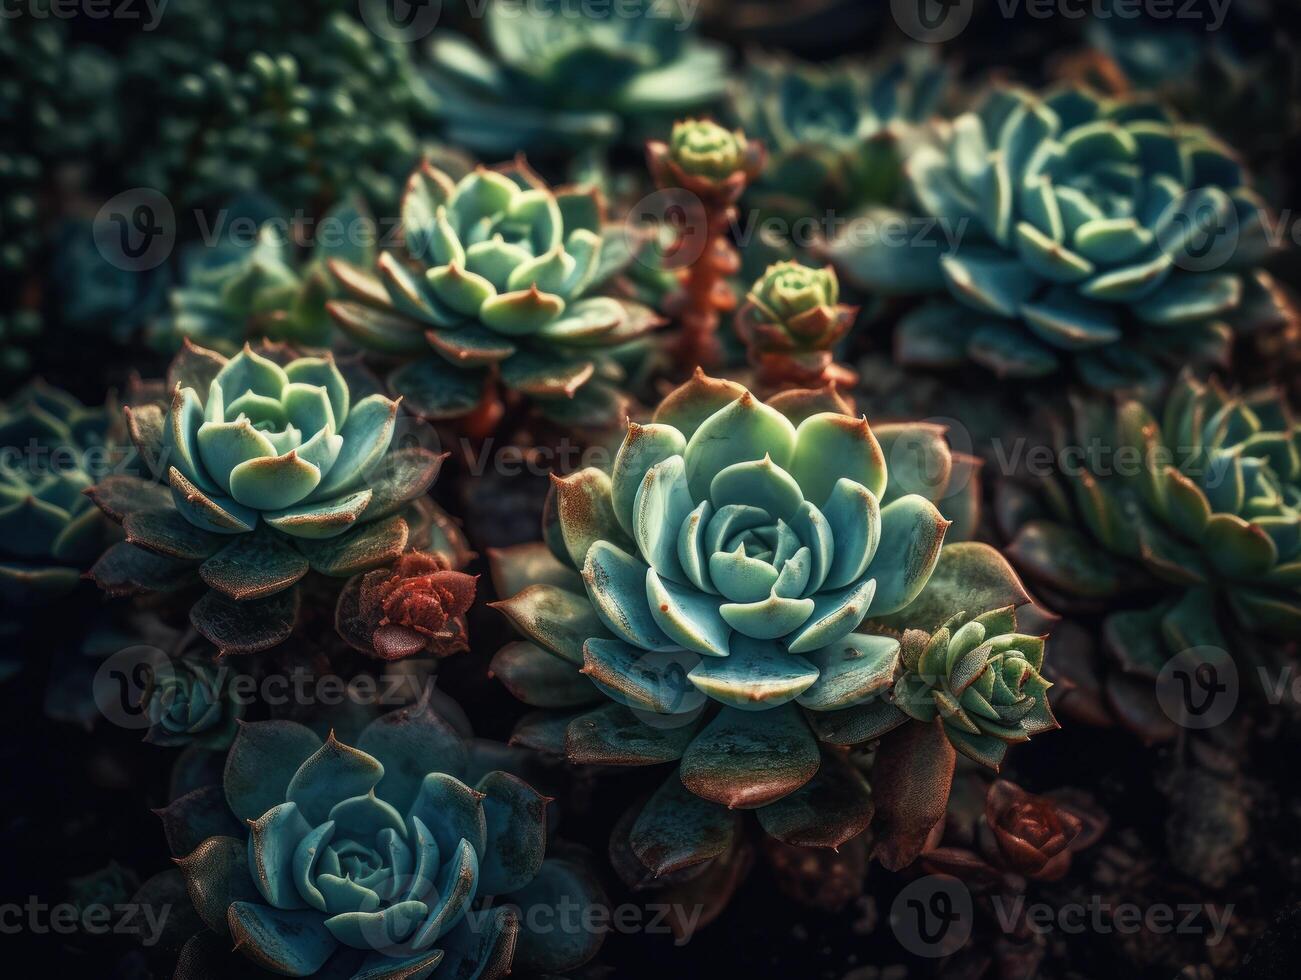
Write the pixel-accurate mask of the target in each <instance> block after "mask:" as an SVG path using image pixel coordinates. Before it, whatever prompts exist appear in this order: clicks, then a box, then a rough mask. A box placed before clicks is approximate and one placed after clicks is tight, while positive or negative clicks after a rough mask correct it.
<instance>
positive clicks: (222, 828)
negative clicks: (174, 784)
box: [154, 786, 245, 858]
mask: <svg viewBox="0 0 1301 980" xmlns="http://www.w3.org/2000/svg"><path fill="white" fill-rule="evenodd" d="M154 815H155V816H157V817H158V819H159V820H161V821H162V824H163V834H164V836H165V837H166V838H167V849H168V850H169V851H170V852H171V855H172V857H174V858H181V857H185V856H186V855H187V854H189V853H190V852H191V851H193V850H194V849H195V848H196V847H198V846H199V845H200V844H202V843H203V842H204V841H205V840H207V839H208V838H209V837H242V836H243V834H244V830H245V827H244V825H243V824H242V822H240V821H237V820H236V819H235V817H234V815H233V814H232V813H231V812H230V807H229V806H228V805H227V803H226V794H225V793H224V792H223V790H222V787H220V786H200V787H199V788H198V789H193V790H190V791H189V792H188V793H186V794H185V795H183V796H178V797H177V798H176V799H174V800H172V802H171V803H169V804H167V806H165V807H161V808H159V809H157V810H155V811H154Z"/></svg>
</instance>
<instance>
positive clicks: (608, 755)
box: [564, 704, 700, 766]
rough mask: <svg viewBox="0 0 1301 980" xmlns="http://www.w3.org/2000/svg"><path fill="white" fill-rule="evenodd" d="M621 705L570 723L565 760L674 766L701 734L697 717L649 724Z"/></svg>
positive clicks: (626, 764)
mask: <svg viewBox="0 0 1301 980" xmlns="http://www.w3.org/2000/svg"><path fill="white" fill-rule="evenodd" d="M649 721H650V720H649V719H647V718H646V715H644V714H642V715H641V716H638V715H636V714H634V713H633V712H632V711H630V710H628V709H627V708H625V707H624V706H623V705H621V704H606V705H603V706H601V707H600V708H597V709H595V710H593V711H589V712H587V713H586V714H582V715H579V716H578V717H577V718H573V719H572V720H569V721H567V723H566V727H565V733H564V751H565V756H566V757H567V758H568V759H569V761H570V762H572V763H574V764H575V765H599V766H653V765H658V764H660V763H664V762H675V761H677V760H678V759H680V758H682V753H683V752H685V751H686V750H687V746H688V745H689V744H690V743H691V740H692V739H693V738H694V737H695V734H696V732H697V731H699V730H700V721H699V718H698V717H697V716H695V715H688V714H683V715H675V716H665V717H663V718H657V719H655V720H654V721H655V723H654V724H650V723H649Z"/></svg>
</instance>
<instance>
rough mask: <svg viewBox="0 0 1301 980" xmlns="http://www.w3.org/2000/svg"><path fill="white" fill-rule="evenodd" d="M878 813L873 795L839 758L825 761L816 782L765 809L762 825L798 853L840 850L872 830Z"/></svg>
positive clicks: (828, 757) (836, 755) (761, 814)
mask: <svg viewBox="0 0 1301 980" xmlns="http://www.w3.org/2000/svg"><path fill="white" fill-rule="evenodd" d="M874 812H875V808H874V804H873V802H872V789H871V787H870V786H869V785H868V784H867V780H866V779H864V778H863V775H862V773H860V772H859V771H858V770H857V769H855V768H854V767H853V766H852V765H850V764H849V762H848V761H846V760H845V759H844V758H843V757H842V756H841V755H840V754H839V753H833V752H829V753H826V754H824V755H823V757H822V764H821V765H820V766H819V767H818V771H817V772H816V773H815V774H814V776H813V778H812V779H810V780H809V781H808V782H807V783H805V784H804V785H803V786H801V787H800V788H799V789H797V790H795V792H793V793H790V794H788V795H787V796H783V797H782V798H781V799H780V800H777V801H775V802H773V803H769V804H768V805H767V806H765V807H760V809H759V811H758V817H759V823H760V825H761V826H762V827H763V829H764V830H765V831H766V832H767V833H768V834H769V835H770V836H772V837H776V838H777V839H778V840H780V841H782V842H783V843H786V844H791V845H793V846H795V847H833V848H838V847H840V845H842V844H844V843H845V842H846V841H849V840H852V839H853V838H855V837H857V836H858V835H859V834H861V833H863V832H864V831H865V830H867V828H868V826H869V825H870V824H871V822H872V815H873V813H874Z"/></svg>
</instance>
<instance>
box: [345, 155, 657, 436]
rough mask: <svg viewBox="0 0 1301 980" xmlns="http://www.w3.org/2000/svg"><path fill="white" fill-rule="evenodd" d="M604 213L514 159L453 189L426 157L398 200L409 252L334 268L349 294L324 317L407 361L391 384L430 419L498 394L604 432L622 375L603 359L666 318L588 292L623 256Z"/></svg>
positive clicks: (582, 194)
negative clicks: (373, 267)
mask: <svg viewBox="0 0 1301 980" xmlns="http://www.w3.org/2000/svg"><path fill="white" fill-rule="evenodd" d="M604 214H605V210H604V205H603V203H602V201H601V199H600V197H599V196H598V195H597V194H596V192H595V191H593V190H578V189H560V190H556V191H552V190H551V189H550V188H549V187H548V186H547V185H546V184H545V183H544V182H543V181H542V180H541V178H539V177H538V176H537V175H536V174H534V173H533V172H532V171H531V170H529V169H528V168H527V166H525V165H524V164H523V163H522V161H521V162H520V163H517V164H514V165H511V166H507V167H503V168H501V169H496V170H489V169H486V168H482V167H481V168H479V169H477V170H475V171H474V172H472V173H470V174H467V175H466V176H465V177H463V178H461V179H460V180H459V181H453V180H452V179H451V178H450V177H449V176H448V175H447V174H445V173H444V172H443V171H441V170H439V169H438V168H436V167H434V166H433V165H432V164H430V163H428V162H426V163H425V164H423V165H422V166H421V167H420V168H419V169H417V170H416V171H415V172H414V173H413V174H412V175H411V179H410V180H409V181H408V183H407V189H406V194H405V196H404V197H403V202H402V230H403V233H404V237H405V244H406V250H405V256H399V255H397V254H396V253H393V252H384V253H382V254H381V255H380V259H379V264H378V274H373V273H371V272H370V271H368V270H364V269H360V268H358V267H356V266H353V265H350V264H347V263H342V262H335V263H332V264H331V267H332V268H333V269H334V271H335V274H336V275H337V276H338V278H339V281H340V282H341V283H342V285H343V288H344V289H345V291H346V292H347V293H348V294H349V296H350V298H349V299H346V300H336V301H334V302H332V303H330V305H329V311H330V313H331V315H333V317H334V318H335V320H336V322H337V323H338V324H339V326H340V327H341V328H342V329H343V330H344V331H345V332H346V333H347V334H348V335H349V336H350V337H351V338H352V339H353V340H354V341H355V342H356V343H357V344H359V345H360V346H362V347H365V348H368V349H371V350H374V351H376V352H378V353H380V354H384V355H389V356H391V357H395V358H400V359H403V360H406V361H409V362H410V363H408V364H406V365H405V366H404V367H402V368H399V369H398V370H397V371H396V372H394V373H393V375H391V376H390V379H389V380H390V385H391V387H392V388H393V389H394V390H395V391H396V392H398V393H399V394H401V395H403V396H404V397H405V398H407V399H408V403H409V404H411V405H412V406H413V407H414V408H415V410H417V411H419V412H420V413H421V414H422V415H425V416H426V417H429V418H434V419H446V418H458V417H464V416H466V415H468V414H470V413H471V412H473V411H475V410H476V409H479V408H484V407H485V405H496V404H497V395H496V389H497V386H498V385H500V386H501V387H504V388H505V389H507V390H508V391H509V392H512V393H514V394H515V395H517V396H527V397H529V398H530V399H532V400H533V401H534V403H535V404H537V405H538V406H539V407H540V408H541V409H542V411H544V412H545V413H548V414H550V415H553V416H555V417H557V418H558V419H561V420H564V421H570V422H577V423H586V424H608V423H610V422H613V421H614V420H615V418H616V417H617V414H618V412H617V410H618V406H619V405H620V404H621V398H620V395H619V392H618V390H617V384H616V383H617V381H618V380H619V379H620V378H621V377H622V372H621V370H620V368H619V366H618V364H617V363H616V361H614V360H613V359H611V358H610V357H608V356H604V354H603V351H608V350H609V349H611V348H616V347H618V346H620V345H623V344H626V343H628V342H629V341H633V340H636V339H637V338H638V337H640V336H641V335H642V334H644V333H646V332H647V331H649V330H651V329H653V328H654V327H656V326H658V325H659V324H660V322H661V321H660V320H659V318H658V317H657V316H656V315H655V314H654V313H653V312H652V311H651V310H649V309H647V308H646V307H643V306H641V305H639V304H636V303H629V302H626V301H623V300H617V299H614V298H611V297H608V296H599V295H595V294H594V293H595V290H596V288H597V287H598V286H599V285H600V284H601V283H602V282H603V281H604V280H605V279H606V278H607V277H608V276H609V275H610V274H612V273H613V272H614V271H616V270H617V269H618V268H619V266H620V264H621V263H622V262H623V261H625V260H626V255H624V256H623V258H622V259H621V257H620V250H619V249H618V248H617V247H612V246H614V245H617V244H618V243H616V242H612V241H611V236H607V231H606V228H605V220H604ZM616 234H617V233H616ZM420 355H423V357H420V358H419V359H416V358H417V357H419V356H420ZM498 411H500V409H499V408H498ZM489 414H490V415H491V414H492V413H491V412H489Z"/></svg>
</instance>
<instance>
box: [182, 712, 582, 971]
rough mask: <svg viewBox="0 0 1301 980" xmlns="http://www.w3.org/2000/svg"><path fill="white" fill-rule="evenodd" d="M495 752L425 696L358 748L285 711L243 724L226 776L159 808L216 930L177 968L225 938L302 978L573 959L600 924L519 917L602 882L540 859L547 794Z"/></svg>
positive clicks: (578, 960)
mask: <svg viewBox="0 0 1301 980" xmlns="http://www.w3.org/2000/svg"><path fill="white" fill-rule="evenodd" d="M495 758H496V756H495V755H494V753H492V752H489V751H485V750H484V748H483V747H481V745H480V744H479V743H477V742H475V741H473V740H469V739H467V738H465V737H464V736H463V734H462V733H461V732H459V731H458V730H457V729H456V728H455V727H453V725H451V724H449V723H448V721H446V720H444V719H443V718H442V717H441V716H440V715H439V714H437V713H436V712H435V711H434V710H433V708H432V707H431V706H430V703H429V701H428V699H425V700H422V701H421V702H420V703H419V704H417V705H414V706H412V707H410V708H406V709H402V710H399V711H396V712H393V713H390V714H388V715H384V716H381V717H380V718H378V719H377V720H375V721H373V722H371V723H370V724H369V725H367V726H366V727H365V728H364V729H363V730H362V731H361V732H360V733H359V735H358V737H357V738H356V740H355V744H353V745H348V744H344V743H343V742H341V741H339V740H338V739H337V738H336V737H335V736H334V733H333V732H331V733H330V734H329V735H328V737H326V738H325V739H324V740H322V739H321V738H320V737H318V736H317V735H316V734H315V733H314V732H313V731H312V730H311V729H310V728H308V727H306V726H303V725H300V724H298V723H297V722H292V721H265V722H254V723H249V724H244V725H242V726H241V727H240V729H239V732H238V734H237V736H236V739H235V741H234V743H233V744H232V745H231V747H230V751H229V753H228V755H227V757H226V765H225V772H224V778H223V782H222V785H221V786H202V787H199V788H197V789H194V790H192V791H190V792H189V793H188V794H185V795H183V796H180V797H179V798H177V799H176V800H175V801H174V802H172V804H171V805H170V806H168V807H167V808H165V809H164V810H161V811H159V814H160V816H161V817H162V819H163V824H164V827H165V828H166V830H167V837H168V843H169V845H170V847H171V848H172V851H173V853H174V854H175V856H176V858H177V864H178V866H179V869H180V873H181V875H182V877H183V878H184V881H185V886H186V888H187V890H188V892H189V896H190V899H191V900H192V902H193V904H194V908H195V911H196V912H197V913H198V916H199V918H200V919H201V920H202V922H203V924H204V925H206V926H207V927H208V929H209V930H211V935H210V934H205V933H199V934H196V935H195V936H193V937H191V939H190V940H189V941H188V942H187V943H186V947H185V950H183V952H182V955H181V960H182V962H183V963H186V962H188V963H191V964H193V963H194V962H195V961H197V960H199V959H201V958H203V957H204V956H205V955H208V951H209V950H211V949H212V947H213V946H214V945H215V946H218V947H224V948H223V949H221V950H220V953H224V952H225V951H226V950H229V949H230V948H231V946H232V945H233V946H234V948H235V951H236V953H237V954H238V955H239V956H240V957H241V958H242V961H241V962H243V963H244V965H243V966H242V967H241V966H236V965H235V964H232V969H235V968H238V969H243V970H248V969H250V963H251V966H252V967H257V968H261V969H262V970H266V971H268V972H270V973H273V974H279V975H283V976H295V977H308V976H321V977H326V976H329V977H336V976H337V977H352V978H354V980H361V978H366V980H399V978H403V980H405V978H413V977H439V976H443V977H500V976H502V975H504V974H505V973H507V972H509V971H510V970H511V969H512V965H513V966H514V968H515V969H541V970H542V971H543V972H554V971H557V970H565V969H568V968H570V967H574V966H578V965H581V964H582V963H583V962H585V961H586V960H588V959H590V958H591V957H592V956H593V955H595V953H596V951H597V949H598V948H599V946H600V941H601V938H602V937H601V936H600V935H599V934H596V935H593V934H591V933H584V934H582V935H574V934H573V933H568V934H562V932H561V930H559V929H554V928H553V929H543V930H536V931H535V930H532V929H531V928H530V919H529V917H528V916H527V914H526V913H527V912H528V911H529V910H530V909H531V908H533V907H534V906H537V905H549V906H552V907H553V908H554V907H556V906H558V905H559V904H560V903H562V902H570V903H574V902H576V903H577V905H578V907H579V908H583V907H586V906H588V905H591V904H595V903H598V902H600V901H602V899H603V895H602V892H601V889H600V886H599V884H597V883H596V882H595V880H594V879H592V878H591V876H590V874H589V873H588V872H586V870H585V869H584V868H583V867H582V866H581V865H580V864H579V863H577V862H575V861H574V860H571V859H570V858H569V857H568V856H565V857H554V858H547V857H546V850H547V827H546V816H547V803H548V802H549V801H548V799H547V797H544V796H542V795H541V794H539V793H538V792H537V791H536V790H534V789H533V788H532V787H531V786H530V785H529V784H528V783H526V782H525V781H524V780H522V779H520V778H519V777H517V776H515V775H512V774H510V773H508V772H504V771H501V770H499V769H495V768H491V763H492V761H493V760H494V759H495ZM547 921H553V920H547ZM213 939H216V940H217V942H216V943H213V942H212V940H213ZM220 953H214V954H213V955H220ZM210 968H211V966H210Z"/></svg>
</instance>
